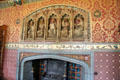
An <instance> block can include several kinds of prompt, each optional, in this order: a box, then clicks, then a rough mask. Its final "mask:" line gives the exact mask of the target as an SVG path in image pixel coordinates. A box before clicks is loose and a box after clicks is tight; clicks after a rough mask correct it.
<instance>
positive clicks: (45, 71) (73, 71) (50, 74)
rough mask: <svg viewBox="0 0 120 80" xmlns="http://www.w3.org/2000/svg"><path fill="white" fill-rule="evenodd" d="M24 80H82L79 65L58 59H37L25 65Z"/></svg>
mask: <svg viewBox="0 0 120 80" xmlns="http://www.w3.org/2000/svg"><path fill="white" fill-rule="evenodd" d="M23 78H24V80H82V67H81V65H79V64H75V63H71V62H66V61H62V60H57V59H37V60H31V61H27V62H25V64H24V74H23Z"/></svg>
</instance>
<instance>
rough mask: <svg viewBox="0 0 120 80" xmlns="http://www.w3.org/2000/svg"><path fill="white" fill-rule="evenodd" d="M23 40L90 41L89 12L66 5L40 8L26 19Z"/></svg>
mask: <svg viewBox="0 0 120 80" xmlns="http://www.w3.org/2000/svg"><path fill="white" fill-rule="evenodd" d="M22 40H24V41H57V42H59V41H80V42H86V41H89V40H90V23H89V13H88V12H86V11H85V10H83V9H79V8H76V7H71V6H64V5H55V6H50V7H45V8H42V9H39V10H37V11H35V12H33V13H32V14H30V15H29V16H27V17H26V18H25V19H24V24H23V30H22Z"/></svg>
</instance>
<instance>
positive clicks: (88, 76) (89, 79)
mask: <svg viewBox="0 0 120 80" xmlns="http://www.w3.org/2000/svg"><path fill="white" fill-rule="evenodd" d="M22 52H32V53H41V51H36V50H25V49H24V50H23V49H22V50H21V49H19V50H18V57H17V59H18V61H17V74H16V80H23V71H24V63H25V62H26V61H29V60H34V59H43V58H53V59H59V60H63V61H68V62H72V63H75V64H79V65H81V66H82V68H83V69H82V70H83V71H82V72H83V74H85V75H81V76H82V78H83V80H94V76H93V72H94V65H93V62H94V54H93V52H89V51H88V52H82V51H81V52H77V51H73V52H71V51H66V50H64V51H61V53H60V51H59V52H58V51H53V50H49V51H47V50H44V55H37V56H31V57H26V58H24V59H23V60H22V61H21V62H20V54H21V53H22ZM51 52H52V53H51ZM66 53H69V54H89V55H91V66H88V64H87V63H85V62H83V61H80V60H76V59H73V58H68V57H63V56H58V55H56V54H66ZM19 64H20V65H19ZM19 70H21V72H20V71H19ZM18 75H20V77H19V76H18Z"/></svg>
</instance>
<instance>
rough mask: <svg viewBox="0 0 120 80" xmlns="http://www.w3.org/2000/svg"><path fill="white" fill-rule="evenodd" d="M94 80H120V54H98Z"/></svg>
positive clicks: (96, 54)
mask: <svg viewBox="0 0 120 80" xmlns="http://www.w3.org/2000/svg"><path fill="white" fill-rule="evenodd" d="M94 58H95V61H94V65H95V66H94V69H95V70H94V71H95V72H97V73H98V75H95V77H94V78H95V79H94V80H120V52H119V53H118V52H115V53H114V52H96V53H95V57H94Z"/></svg>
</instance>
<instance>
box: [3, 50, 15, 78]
mask: <svg viewBox="0 0 120 80" xmlns="http://www.w3.org/2000/svg"><path fill="white" fill-rule="evenodd" d="M4 56H5V57H4V64H3V74H4V78H5V80H16V68H17V50H5V53H4Z"/></svg>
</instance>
